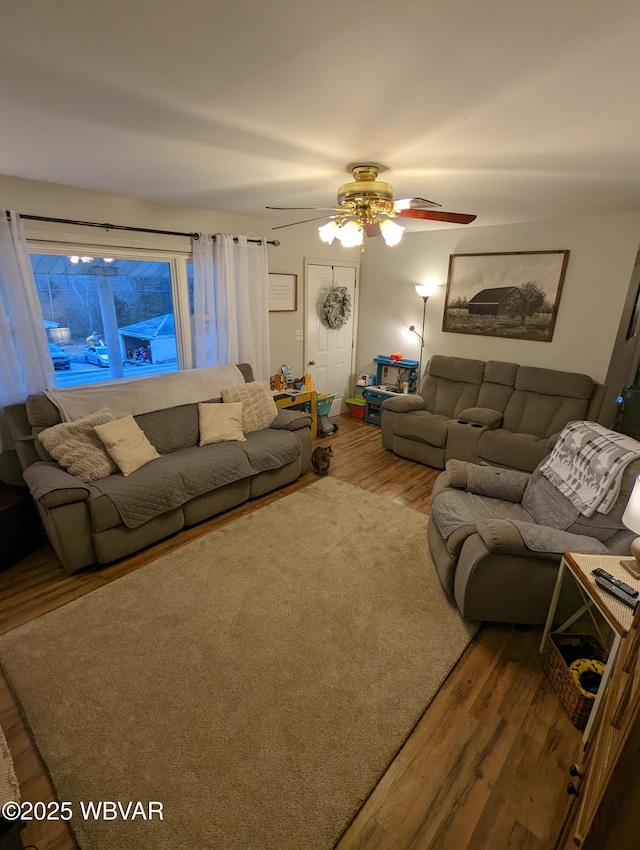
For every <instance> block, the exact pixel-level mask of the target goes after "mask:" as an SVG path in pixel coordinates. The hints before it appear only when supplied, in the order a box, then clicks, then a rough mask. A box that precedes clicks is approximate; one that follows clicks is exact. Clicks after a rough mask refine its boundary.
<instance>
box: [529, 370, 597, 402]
mask: <svg viewBox="0 0 640 850" xmlns="http://www.w3.org/2000/svg"><path fill="white" fill-rule="evenodd" d="M515 388H516V389H517V390H524V391H526V392H532V393H542V394H544V395H557V396H563V397H567V398H581V399H584V400H585V401H588V400H589V398H590V397H591V393H592V392H593V379H592V378H590V377H589V375H583V374H581V373H579V372H560V371H558V370H557V369H541V368H539V367H537V366H519V367H518V373H517V375H516V383H515Z"/></svg>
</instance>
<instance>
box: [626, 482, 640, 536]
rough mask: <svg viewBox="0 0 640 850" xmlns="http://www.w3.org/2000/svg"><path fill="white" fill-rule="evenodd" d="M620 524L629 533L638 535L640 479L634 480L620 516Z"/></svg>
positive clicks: (639, 532) (639, 529)
mask: <svg viewBox="0 0 640 850" xmlns="http://www.w3.org/2000/svg"><path fill="white" fill-rule="evenodd" d="M622 522H623V523H624V525H626V526H627V528H628V529H629V530H630V531H633V532H635V533H636V534H640V478H636V483H635V484H634V485H633V490H632V491H631V495H630V496H629V501H628V502H627V507H626V508H625V509H624V513H623V514H622Z"/></svg>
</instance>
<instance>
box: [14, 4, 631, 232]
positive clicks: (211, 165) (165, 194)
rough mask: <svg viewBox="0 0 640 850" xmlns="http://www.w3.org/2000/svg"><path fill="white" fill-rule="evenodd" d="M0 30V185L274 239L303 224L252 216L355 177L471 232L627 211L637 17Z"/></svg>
mask: <svg viewBox="0 0 640 850" xmlns="http://www.w3.org/2000/svg"><path fill="white" fill-rule="evenodd" d="M0 14H1V22H0V172H1V173H4V174H8V175H17V176H21V177H27V178H32V179H37V180H48V181H54V182H58V183H66V184H71V185H75V186H83V187H89V188H94V189H101V190H106V191H110V192H114V193H118V194H122V195H133V196H140V197H144V198H151V199H157V200H164V201H174V202H179V203H185V204H190V205H194V206H198V207H201V208H206V209H211V210H217V211H223V212H236V213H244V214H252V215H259V216H263V217H269V218H274V217H275V218H276V219H277V220H278V221H282V223H284V222H288V221H294V220H296V219H297V218H306V217H307V215H306V214H302V215H299V214H297V213H268V212H266V211H265V206H266V205H268V204H271V205H276V206H285V205H291V206H303V205H304V206H306V205H310V206H320V205H321V206H325V205H332V204H333V203H334V201H335V193H336V190H337V187H338V185H339V184H340V183H343V182H346V181H348V180H350V179H351V177H350V174H349V173H348V171H347V166H348V165H349V164H353V163H358V162H373V163H379V164H381V165H383V166H385V167H386V169H387V170H386V171H385V172H384V173H383V174H382V175H381V179H384V180H386V181H387V182H390V183H392V185H393V187H394V190H395V196H396V197H407V196H419V197H425V198H430V199H433V200H435V201H438V202H440V203H441V204H442V206H443V208H444V209H445V210H450V211H454V212H466V213H476V214H477V216H478V219H477V222H476V224H479V225H486V224H497V223H505V222H518V221H532V220H545V219H551V218H556V217H566V216H569V215H585V214H600V213H609V212H626V211H638V210H640V109H639V107H638V102H639V93H638V88H639V84H640V3H638V0H535V2H532V0H322V2H319V0H233V2H220V0H218V2H213V0H102V2H99V3H98V2H87V0H56V2H42V0H2V9H1V13H0ZM23 212H28V210H23ZM311 215H313V213H312V214H311ZM301 226H302V227H314V226H315V225H311V224H308V225H301ZM412 226H413V228H415V227H416V224H413V225H410V227H412ZM417 226H422V225H421V224H419V223H418V224H417ZM431 226H433V225H427V227H431ZM444 226H445V227H446V226H450V225H444Z"/></svg>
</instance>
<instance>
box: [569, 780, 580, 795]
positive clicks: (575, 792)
mask: <svg viewBox="0 0 640 850" xmlns="http://www.w3.org/2000/svg"><path fill="white" fill-rule="evenodd" d="M567 794H571V795H573V796H574V797H577V796H578V789H577V788H576V786H575V785H574V784H573V782H570V783H569V784H568V785H567Z"/></svg>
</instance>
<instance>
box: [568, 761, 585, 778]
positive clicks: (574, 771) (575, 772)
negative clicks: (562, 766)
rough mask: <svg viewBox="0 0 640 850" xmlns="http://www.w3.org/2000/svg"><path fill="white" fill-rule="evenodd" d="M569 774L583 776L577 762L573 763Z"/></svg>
mask: <svg viewBox="0 0 640 850" xmlns="http://www.w3.org/2000/svg"><path fill="white" fill-rule="evenodd" d="M569 776H582V774H581V773H580V768H579V767H578V765H577V764H572V765H571V767H570V768H569Z"/></svg>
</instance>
